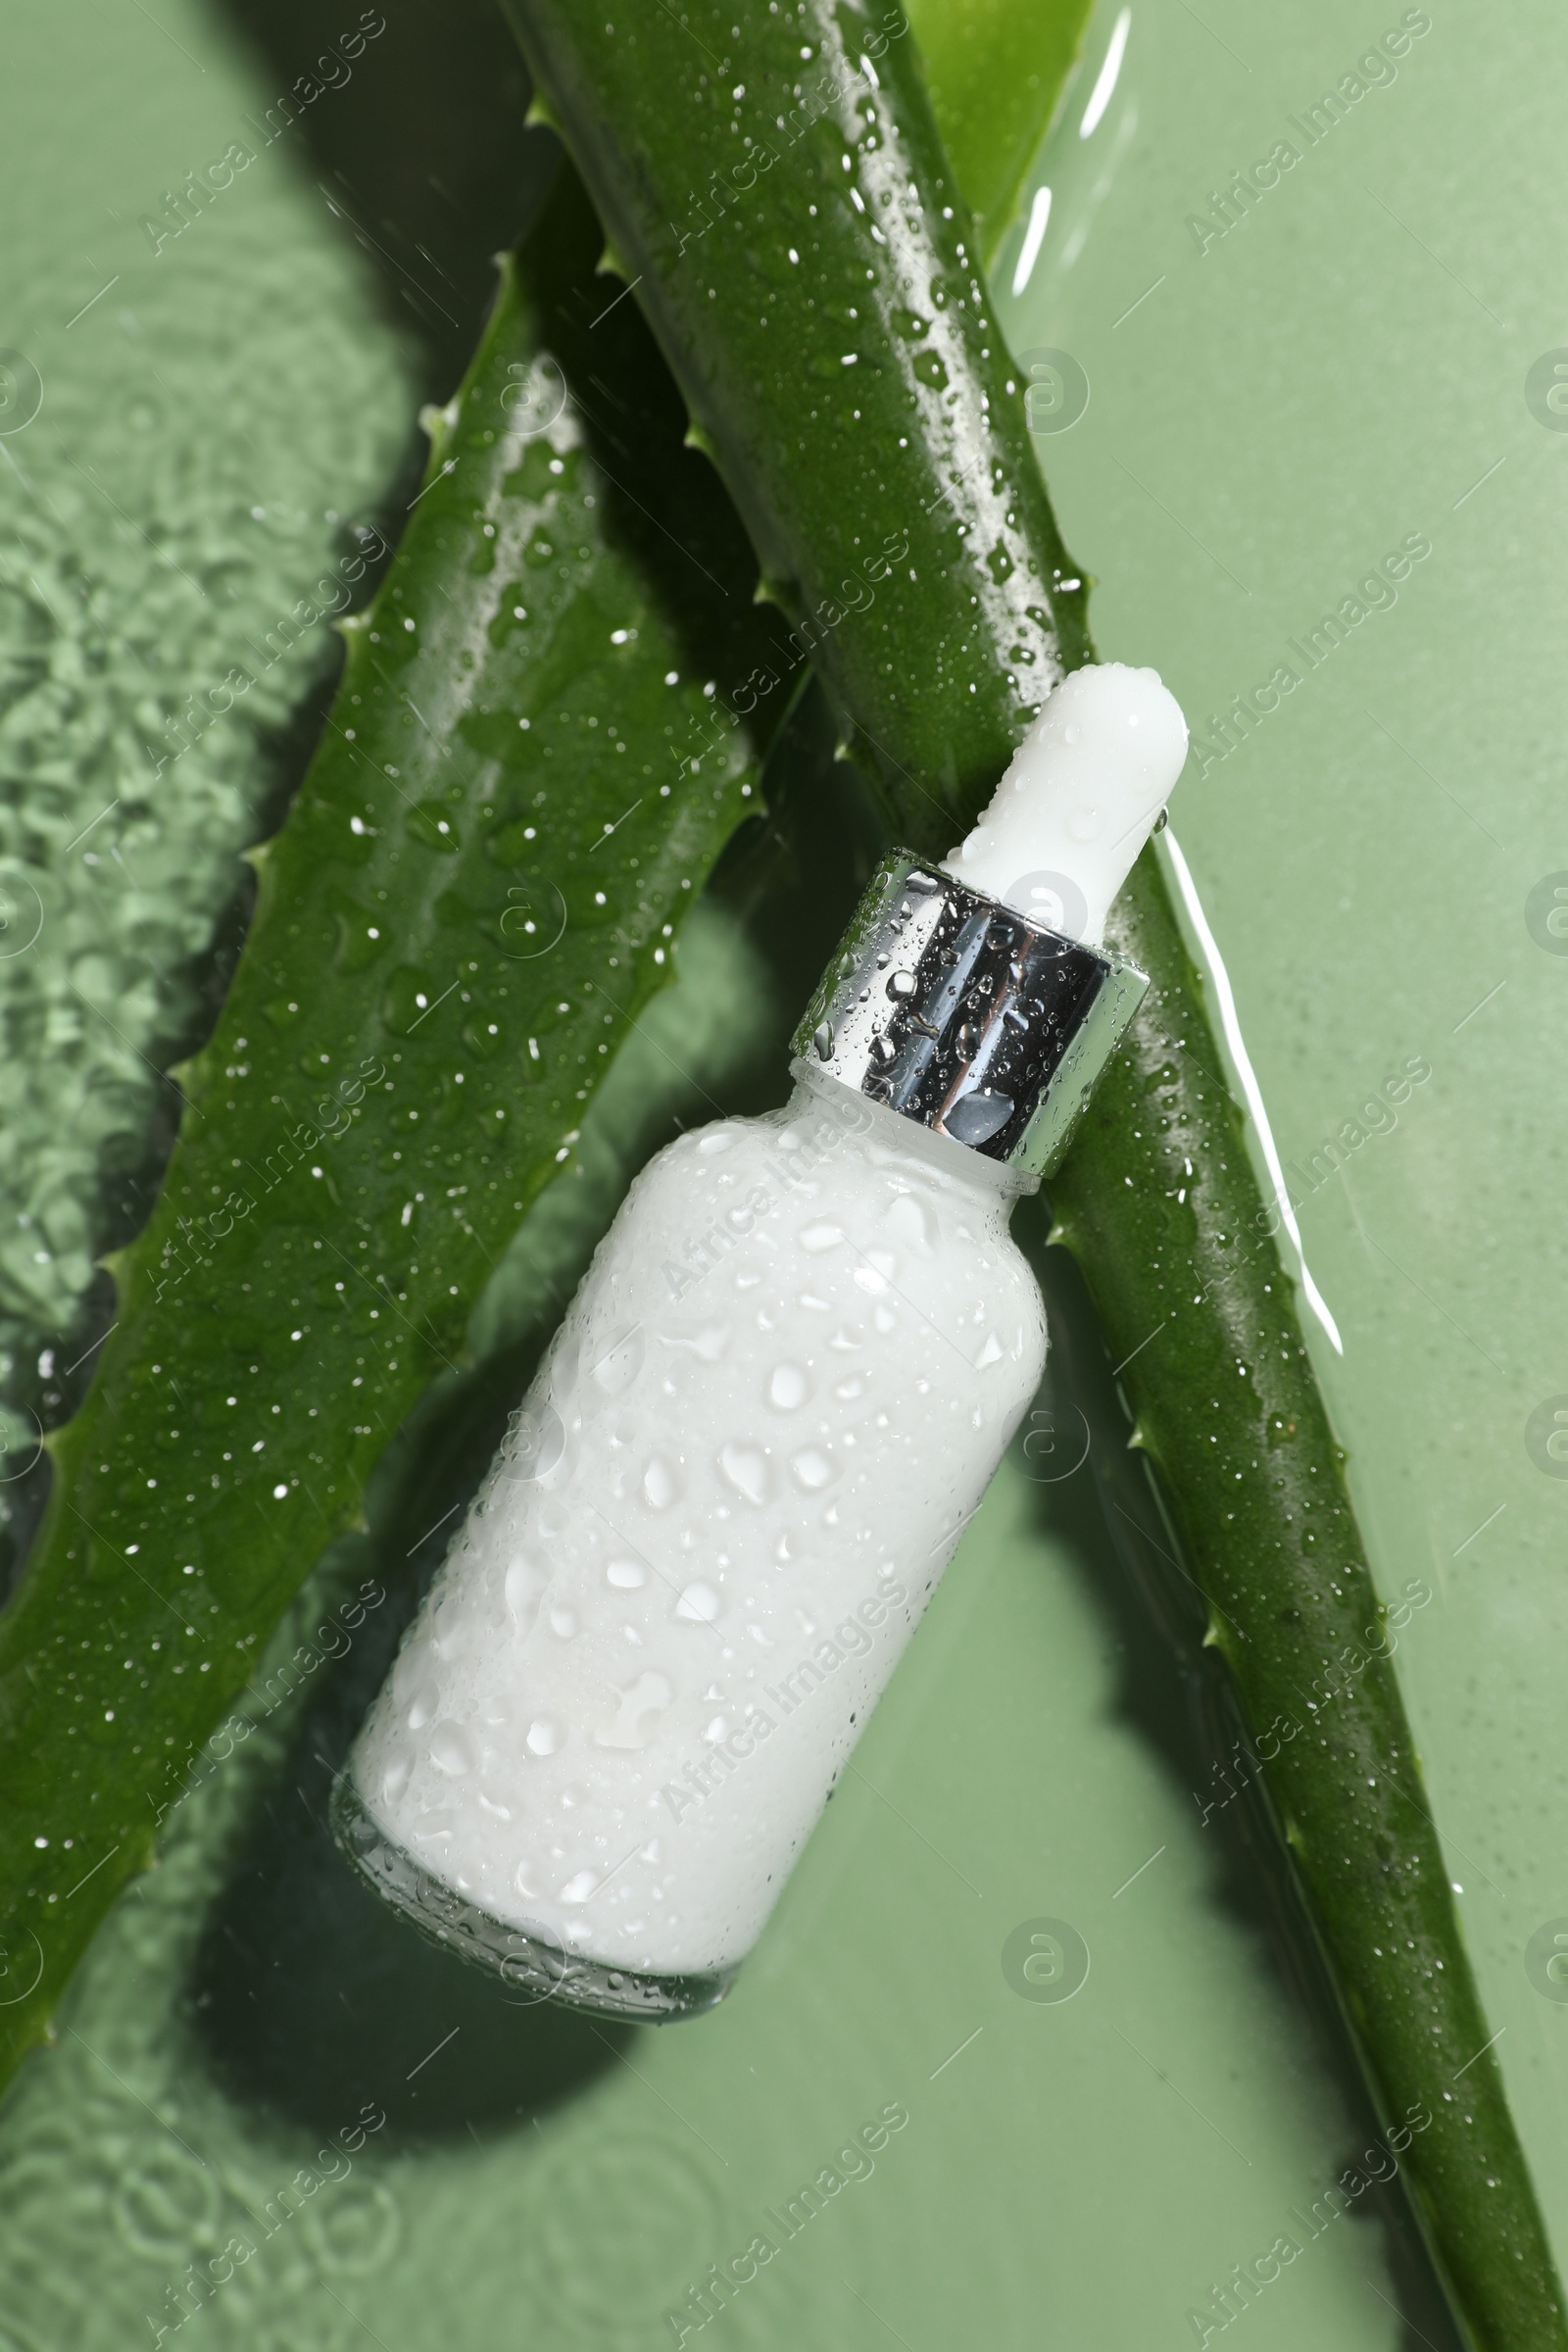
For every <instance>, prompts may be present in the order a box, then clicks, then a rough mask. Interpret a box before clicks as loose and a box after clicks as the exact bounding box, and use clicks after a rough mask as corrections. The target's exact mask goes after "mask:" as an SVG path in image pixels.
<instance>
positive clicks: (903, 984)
mask: <svg viewBox="0 0 1568 2352" xmlns="http://www.w3.org/2000/svg"><path fill="white" fill-rule="evenodd" d="M914 990H915V978H914V974H913V973H912V972H910V971H897V972H889V974H888V995H889V996H890V997H896V998H898V999H899V1000H900V1002H901V1003H902V1002H903V1001H904V1000H905V999H907V998H909V997H912V996H913V994H914Z"/></svg>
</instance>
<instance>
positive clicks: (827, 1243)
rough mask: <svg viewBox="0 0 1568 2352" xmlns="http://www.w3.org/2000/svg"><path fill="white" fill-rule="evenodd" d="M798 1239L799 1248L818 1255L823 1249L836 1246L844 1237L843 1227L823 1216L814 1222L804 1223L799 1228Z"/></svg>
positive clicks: (815, 1255)
mask: <svg viewBox="0 0 1568 2352" xmlns="http://www.w3.org/2000/svg"><path fill="white" fill-rule="evenodd" d="M800 1239H801V1248H802V1249H803V1250H806V1251H807V1253H808V1255H809V1256H811V1257H820V1255H821V1254H822V1251H823V1250H836V1249H837V1248H838V1246H839V1244H840V1242H842V1241H843V1239H844V1228H843V1226H842V1225H834V1224H832V1223H830V1222H829V1221H828V1219H826V1218H825V1217H824V1218H819V1219H818V1221H817V1222H816V1224H814V1225H804V1226H803V1227H802V1228H801V1237H800Z"/></svg>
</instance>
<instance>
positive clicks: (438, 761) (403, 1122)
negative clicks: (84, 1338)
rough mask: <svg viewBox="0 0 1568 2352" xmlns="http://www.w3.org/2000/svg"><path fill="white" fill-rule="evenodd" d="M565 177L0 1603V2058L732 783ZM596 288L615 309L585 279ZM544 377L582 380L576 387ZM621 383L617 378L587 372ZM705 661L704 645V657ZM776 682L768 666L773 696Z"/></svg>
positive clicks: (291, 848)
mask: <svg viewBox="0 0 1568 2352" xmlns="http://www.w3.org/2000/svg"><path fill="white" fill-rule="evenodd" d="M598 254H599V234H598V229H597V225H596V223H595V222H594V221H593V218H592V216H591V214H590V213H589V211H588V209H587V207H586V206H585V204H584V203H583V201H582V198H581V195H580V192H579V191H578V190H577V189H576V187H575V183H573V182H571V181H570V179H569V175H564V180H563V184H562V185H561V187H560V190H559V193H558V196H557V198H556V199H555V200H554V201H553V202H552V204H551V206H550V208H549V210H548V212H547V216H546V218H545V219H544V221H542V222H541V223H540V224H539V227H538V229H537V230H536V232H535V234H534V236H533V237H532V238H531V239H530V240H529V241H528V243H527V245H526V248H525V251H524V255H523V257H522V258H521V259H520V260H519V262H518V263H516V264H515V265H512V266H509V267H508V268H507V270H505V271H504V274H503V281H502V286H501V291H500V295H499V299H498V302H497V306H496V310H495V313H494V316H493V318H492V319H491V321H490V324H489V326H488V329H487V331H486V334H485V337H484V340H483V344H482V346H481V349H480V351H479V353H478V356H477V358H476V359H475V361H474V364H473V366H472V368H471V369H470V371H469V373H468V376H467V378H466V381H465V383H464V385H463V387H462V389H461V390H460V392H459V393H458V394H457V396H456V397H455V398H454V400H453V401H452V402H451V404H450V405H449V407H448V408H447V409H446V410H445V411H443V412H442V413H441V414H440V416H439V417H434V418H432V419H431V420H430V421H431V429H432V449H431V462H430V470H429V473H428V475H427V479H426V486H425V489H424V490H423V492H422V493H421V495H420V497H419V499H418V500H417V503H416V505H415V508H414V511H413V515H412V518H411V521H410V524H409V528H408V531H407V533H406V536H405V539H404V542H403V545H402V547H401V549H400V550H399V553H398V556H397V558H396V560H395V562H394V564H393V565H392V567H391V569H390V571H389V573H388V575H387V577H386V579H385V581H384V582H383V584H382V586H381V589H380V591H379V592H378V594H377V596H376V598H375V601H374V603H373V604H372V605H371V606H370V608H369V609H368V612H366V613H364V614H362V615H360V616H359V617H358V618H357V619H356V620H354V621H353V622H351V623H349V624H347V625H346V629H345V635H346V638H347V651H346V660H345V663H344V671H343V678H342V683H341V687H340V689H339V692H338V695H337V699H336V702H335V705H334V708H333V710H332V712H331V717H330V721H329V724H328V727H327V730H326V733H325V736H324V739H323V742H322V745H321V748H320V750H319V754H318V756H317V759H316V760H315V762H314V764H313V765H312V768H311V770H310V773H309V775H308V776H307V778H306V781H305V783H304V785H303V787H302V789H301V792H300V794H299V797H298V799H297V801H296V804H295V806H294V808H293V809H292V811H291V813H290V816H289V819H288V822H287V824H286V826H285V827H284V829H283V831H282V832H281V833H280V834H279V835H278V836H277V838H276V839H275V840H274V841H273V842H271V843H270V845H268V846H267V847H266V848H265V849H262V850H260V851H258V852H256V853H254V854H253V863H254V865H255V867H256V872H257V905H256V911H255V915H254V919H253V921H252V925H251V930H250V935H249V940H248V943H247V947H246V951H245V954H244V956H243V958H242V960H241V964H240V967H239V971H238V974H237V976H236V979H235V981H234V985H233V988H232V990H231V992H230V995H229V997H228V1001H227V1003H226V1005H225V1007H224V1010H223V1013H222V1016H221V1020H220V1023H219V1025H218V1029H217V1032H216V1034H215V1035H214V1037H213V1038H212V1040H211V1042H210V1043H209V1045H208V1046H207V1047H206V1049H205V1050H204V1051H203V1052H202V1053H201V1054H199V1055H198V1056H197V1057H196V1058H195V1059H194V1060H193V1061H192V1062H191V1063H190V1064H189V1065H188V1067H187V1068H186V1069H185V1070H184V1071H183V1072H182V1073H181V1077H182V1082H183V1085H184V1088H185V1092H186V1095H187V1098H188V1105H189V1106H188V1108H187V1111H186V1113H185V1117H184V1121H183V1125H182V1129H181V1135H180V1141H179V1144H178V1147H177V1150H176V1152H175V1155H174V1158H173V1161H172V1165H171V1168H170V1172H169V1178H168V1182H167V1184H166V1187H165V1190H164V1193H163V1196H162V1199H161V1201H160V1203H159V1205H158V1208H157V1210H156V1212H155V1214H154V1216H153V1219H152V1221H151V1224H150V1226H149V1227H148V1229H147V1231H146V1233H145V1234H144V1235H143V1236H142V1237H141V1238H140V1239H139V1240H138V1241H137V1242H136V1243H135V1245H134V1246H133V1247H132V1248H130V1249H129V1250H125V1251H124V1252H123V1253H122V1254H121V1255H120V1256H119V1257H118V1258H117V1259H115V1260H114V1261H113V1263H112V1271H113V1273H114V1277H115V1281H116V1285H117V1290H118V1320H117V1322H116V1325H115V1328H114V1330H113V1332H112V1334H111V1336H110V1338H109V1341H108V1343H107V1345H106V1347H105V1348H104V1350H103V1360H102V1365H101V1369H100V1371H99V1374H98V1377H97V1380H96V1382H95V1385H94V1387H93V1389H92V1391H91V1393H90V1395H89V1397H88V1399H87V1402H86V1403H85V1405H84V1406H83V1408H82V1410H81V1411H80V1413H79V1414H78V1415H77V1416H76V1418H75V1419H74V1421H73V1422H72V1423H71V1424H70V1425H69V1426H68V1427H67V1428H66V1429H65V1430H64V1431H62V1432H61V1433H60V1434H59V1435H58V1436H56V1437H55V1438H53V1439H52V1440H51V1441H50V1450H51V1452H52V1454H53V1457H54V1483H53V1491H52V1495H51V1498H50V1503H49V1508H48V1514H47V1518H46V1521H45V1524H44V1527H43V1529H42V1531H41V1534H40V1538H39V1542H38V1544H37V1546H36V1549H35V1552H34V1556H33V1558H32V1561H31V1563H30V1565H29V1567H28V1569H27V1572H26V1574H25V1579H24V1581H23V1584H22V1586H21V1589H20V1591H19V1593H18V1594H17V1596H16V1599H15V1600H14V1602H13V1603H12V1605H11V1607H10V1608H9V1609H8V1611H7V1612H6V1614H5V1616H4V1617H3V1618H0V1775H3V1779H4V1785H5V1789H6V1806H5V1813H4V1820H3V1824H0V1841H3V1842H0V1894H3V1902H4V1917H5V1932H4V1948H3V1969H4V1985H3V2004H4V2005H3V2006H0V2032H3V2038H0V2057H3V2061H4V2064H5V2065H6V2066H7V2067H9V2066H10V2065H12V2064H14V2063H15V2061H16V2059H17V2058H18V2057H19V2056H20V2055H21V2054H22V2053H23V2051H25V2048H26V2047H27V2046H28V2045H29V2044H30V2043H32V2042H34V2041H36V2040H37V2039H38V2038H39V2037H40V2036H41V2034H43V2032H44V2031H45V2027H46V2022H47V2018H48V2015H49V2012H50V2009H51V2007H52V2005H53V2003H54V2001H55V1999H56V1998H57V1997H58V1994H59V1992H60V1990H61V1988H62V1986H63V1985H64V1984H65V1982H66V1980H67V1978H68V1976H69V1974H70V1972H71V1970H72V1968H73V1965H74V1963H75V1960H76V1959H77V1958H78V1957H79V1955H80V1953H81V1951H82V1949H83V1947H84V1945H85V1943H86V1941H87V1939H88V1937H89V1936H90V1935H91V1933H92V1930H93V1928H94V1927H95V1925H96V1924H97V1922H98V1920H99V1919H100V1918H101V1917H102V1916H103V1913H104V1911H105V1910H106V1909H107V1907H108V1905H109V1903H110V1902H111V1901H112V1899H113V1897H114V1895H115V1893H116V1892H117V1890H118V1889H119V1888H120V1887H122V1886H123V1884H124V1883H125V1881H126V1879H127V1878H128V1877H129V1876H130V1875H131V1874H132V1873H133V1872H134V1871H136V1870H138V1869H139V1868H141V1867H142V1866H143V1865H144V1864H145V1863H146V1862H147V1861H148V1859H149V1858H150V1856H151V1852H152V1848H153V1840H154V1836H155V1831H156V1827H157V1823H158V1821H159V1818H160V1816H161V1813H162V1812H163V1810H164V1809H165V1808H166V1807H167V1805H168V1804H169V1803H170V1802H171V1801H172V1799H173V1797H174V1796H175V1795H176V1794H177V1792H178V1790H179V1789H180V1788H181V1786H182V1784H183V1781H184V1777H185V1775H186V1773H187V1770H188V1768H189V1765H190V1761H191V1758H192V1756H193V1755H194V1754H195V1753H196V1751H197V1750H198V1749H199V1748H200V1746H201V1743H202V1742H203V1741H204V1740H206V1738H207V1737H208V1734H209V1732H210V1731H211V1729H212V1727H213V1725H214V1723H215V1722H216V1721H217V1720H218V1719H219V1717H220V1716H221V1713H222V1711H223V1710H224V1709H225V1708H226V1707H227V1706H228V1705H229V1704H230V1703H231V1702H232V1700H233V1699H234V1697H235V1694H236V1693H237V1692H238V1691H240V1690H241V1689H242V1688H243V1686H244V1685H245V1683H246V1681H247V1678H248V1677H249V1675H250V1672H251V1668H252V1665H253V1663H254V1661H255V1659H256V1657H257V1656H258V1654H259V1649H260V1644H261V1643H262V1642H264V1641H265V1639H266V1637H267V1636H268V1635H269V1634H270V1631H271V1629H272V1628H273V1626H274V1625H275V1624H276V1622H277V1620H278V1619H279V1617H280V1616H281V1614H282V1612H283V1610H284V1609H285V1607H286V1605H287V1603H288V1601H289V1600H290V1598H291V1597H292V1595H293V1593H295V1592H296V1590H297V1589H298V1587H299V1585H300V1583H301V1581H302V1579H303V1577H304V1576H305V1574H306V1573H307V1571H308V1570H309V1569H310V1568H311V1566H312V1564H313V1562H314V1561H315V1560H316V1559H317V1557H318V1556H319V1553H320V1552H321V1551H322V1549H323V1547H324V1546H325V1545H326V1544H328V1543H329V1542H331V1540H332V1539H333V1538H334V1537H336V1536H338V1535H339V1534H340V1533H341V1532H343V1531H345V1530H348V1529H351V1528H353V1527H355V1526H357V1525H360V1524H362V1521H363V1500H364V1495H365V1488H366V1482H367V1480H368V1476H369V1474H370V1471H371V1469H372V1467H373V1465H374V1464H375V1462H376V1460H377V1457H378V1456H379V1455H380V1454H381V1453H382V1451H383V1449H384V1447H385V1446H386V1444H387V1441H388V1439H389V1438H390V1437H391V1436H392V1434H393V1433H394V1431H395V1430H396V1429H397V1427H398V1425H399V1423H400V1422H401V1421H402V1420H403V1418H404V1416H405V1415H406V1414H407V1412H408V1411H409V1408H410V1407H411V1406H412V1405H413V1403H414V1402H415V1400H416V1399H417V1397H419V1395H420V1393H421V1391H422V1390H423V1389H424V1388H425V1387H426V1386H427V1385H428V1383H429V1382H430V1381H431V1379H432V1377H433V1376H434V1375H436V1374H438V1373H439V1372H441V1371H443V1370H444V1369H445V1368H447V1367H450V1366H452V1365H453V1364H454V1363H455V1362H457V1361H458V1360H459V1359H460V1358H461V1357H462V1355H463V1352H464V1330H465V1324H466V1318H467V1316H468V1313H469V1311H470V1309H471V1306H472V1303H473V1300H474V1299H475V1297H476V1296H477V1294H478V1292H479V1290H480V1288H481V1286H482V1285H483V1283H484V1280H485V1276H486V1274H487V1272H488V1270H489V1268H490V1267H491V1266H492V1264H493V1263H494V1261H495V1259H496V1258H497V1257H498V1256H499V1255H500V1253H501V1251H502V1250H503V1249H504V1247H505V1245H506V1243H507V1241H508V1240H509V1238H510V1236H511V1235H512V1233H513V1232H514V1230H515V1226H516V1224H517V1221H518V1218H519V1216H520V1215H521V1214H522V1212H523V1211H524V1210H525V1209H526V1208H527V1206H528V1204H529V1202H530V1201H532V1200H533V1199H534V1198H535V1196H536V1195H537V1194H538V1193H539V1192H540V1190H541V1188H542V1187H543V1186H544V1185H545V1184H546V1183H547V1181H548V1180H549V1179H550V1177H551V1176H552V1175H554V1174H555V1173H557V1171H558V1170H559V1169H560V1167H561V1166H562V1164H563V1163H564V1162H565V1161H566V1160H567V1159H568V1157H569V1154H570V1152H571V1149H572V1146H573V1143H574V1141H575V1140H576V1137H577V1134H578V1131H579V1129H580V1128H581V1126H582V1123H583V1119H584V1115H585V1110H586V1106H587V1105H588V1103H590V1102H591V1101H592V1099H593V1096H594V1094H595V1091H596V1089H597V1087H598V1085H599V1083H600V1080H601V1079H602V1077H603V1075H604V1073H605V1071H606V1070H607V1069H608V1068H609V1066H610V1064H611V1061H612V1060H613V1055H614V1051H615V1048H616V1046H617V1045H618V1043H619V1042H620V1040H621V1039H622V1038H623V1037H624V1035H625V1033H626V1030H627V1027H628V1024H629V1022H630V1020H631V1018H632V1017H633V1016H634V1015H635V1013H636V1012H637V1011H638V1010H639V1008H640V1007H641V1006H642V1005H644V1004H645V1003H646V1002H647V1000H648V999H649V997H650V996H651V994H652V993H653V992H654V991H655V990H656V989H657V988H658V987H659V986H660V985H661V984H662V982H663V981H664V980H666V979H667V978H668V977H669V975H670V959H671V955H672V934H673V932H674V930H675V928H676V927H677V926H678V923H679V921H680V918H681V916H682V914H683V913H684V912H685V910H686V909H687V908H688V907H690V905H691V904H692V901H693V899H694V898H695V896H696V894H697V892H698V891H699V889H700V887H701V885H702V883H703V880H704V878H705V877H706V875H707V873H708V871H709V869H710V868H711V864H712V862H713V859H714V858H715V857H716V856H717V854H718V852H719V850H720V849H721V848H722V846H723V844H724V842H725V841H726V839H727V838H728V837H729V836H730V834H731V833H732V832H733V830H734V828H735V826H736V824H737V822H738V821H739V820H740V819H741V818H742V817H743V816H744V815H745V814H746V813H747V810H748V807H749V806H750V807H752V808H755V807H756V806H757V800H756V798H755V795H756V792H757V783H756V776H757V770H756V766H755V761H754V760H753V757H752V747H751V742H750V740H749V738H748V736H747V734H746V732H745V731H744V730H737V729H734V728H732V727H730V726H729V725H728V724H727V723H726V724H725V725H724V726H722V727H720V728H715V726H714V723H713V720H712V715H711V698H710V697H709V696H708V695H706V694H705V693H704V685H705V683H706V682H707V681H708V680H709V679H711V677H713V676H723V677H725V678H728V677H729V676H731V675H732V674H735V672H736V671H737V669H739V671H740V673H741V674H745V672H746V671H747V669H749V668H750V667H753V666H755V665H756V664H757V662H759V661H760V659H762V658H765V655H766V651H767V645H768V635H769V626H770V623H771V619H772V616H771V615H769V614H767V613H765V612H761V611H759V610H758V609H756V608H755V607H754V606H753V604H752V601H751V590H752V585H753V581H754V579H755V566H754V564H752V560H751V557H750V553H749V550H748V549H747V547H746V543H745V540H744V537H743V535H742V533H741V532H740V530H739V527H738V525H737V524H736V522H735V518H734V516H733V515H732V513H731V512H730V510H729V508H728V507H727V505H726V503H725V501H724V499H723V497H722V494H721V493H720V492H719V490H718V487H717V484H716V483H715V482H714V480H713V477H712V474H711V470H710V469H709V467H708V466H706V465H705V463H704V462H703V461H702V460H701V459H700V458H698V457H697V456H695V455H694V454H693V453H690V452H688V451H686V450H684V449H683V448H682V447H681V434H682V430H683V427H684V422H685V419H684V415H683V413H682V411H681V409H680V405H679V403H678V402H677V401H675V400H674V399H673V398H672V396H671V393H670V388H669V385H668V381H667V378H666V377H665V376H664V374H663V371H662V368H660V366H659V364H658V361H657V357H656V355H655V354H654V353H653V352H652V351H651V349H650V347H649V344H648V339H647V333H646V329H645V328H644V327H643V325H642V322H641V320H640V319H639V317H638V315H637V312H636V310H635V307H634V306H633V305H632V304H630V303H620V304H618V305H615V306H614V307H613V308H611V306H612V305H613V303H614V288H613V285H612V286H608V287H607V285H606V284H605V282H604V281H603V280H602V279H598V278H596V276H595V266H596V262H597V258H598ZM607 314H608V315H607ZM568 385H569V386H570V390H569V392H568ZM607 386H608V387H612V388H611V389H608V390H607V389H606V388H605V387H607ZM704 662H711V664H713V667H712V668H711V669H706V668H704V667H703V663H704ZM779 699H780V701H782V698H779Z"/></svg>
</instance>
